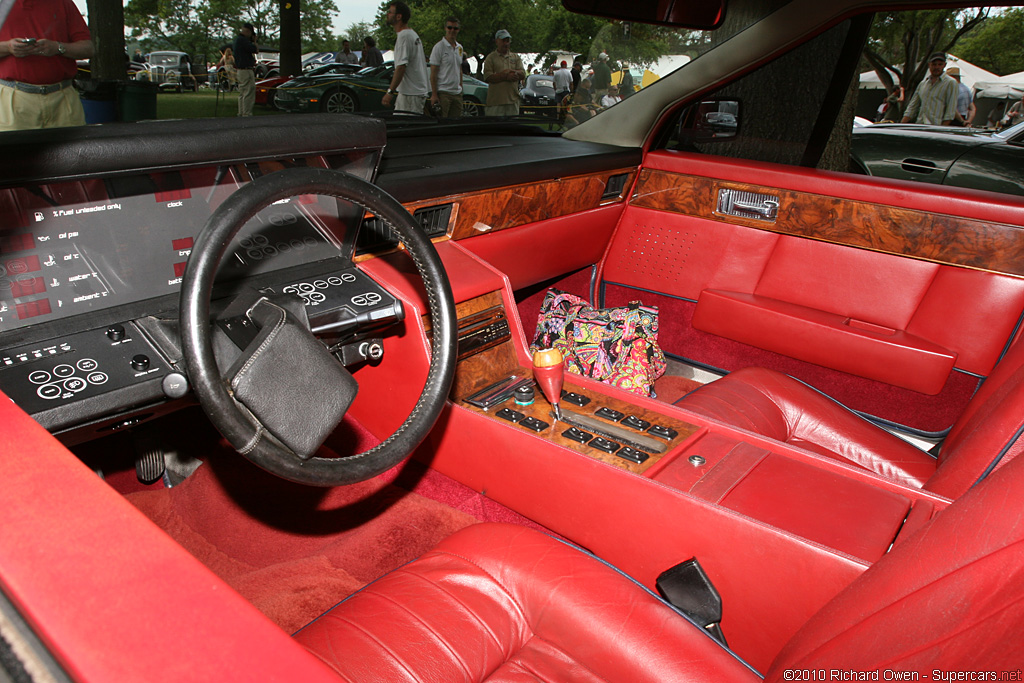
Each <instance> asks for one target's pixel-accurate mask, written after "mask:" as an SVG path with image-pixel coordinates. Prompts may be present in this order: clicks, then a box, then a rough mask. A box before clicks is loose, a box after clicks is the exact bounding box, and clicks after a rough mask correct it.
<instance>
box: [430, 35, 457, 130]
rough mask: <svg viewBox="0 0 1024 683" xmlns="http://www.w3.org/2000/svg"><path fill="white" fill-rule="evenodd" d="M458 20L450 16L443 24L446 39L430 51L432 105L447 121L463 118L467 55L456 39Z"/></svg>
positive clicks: (438, 42)
mask: <svg viewBox="0 0 1024 683" xmlns="http://www.w3.org/2000/svg"><path fill="white" fill-rule="evenodd" d="M459 28H460V24H459V20H458V19H457V18H456V17H448V18H447V19H445V22H444V38H442V39H441V40H439V41H437V45H435V46H434V49H433V50H431V51H430V93H431V94H430V106H431V109H433V110H434V111H435V112H436V113H439V114H440V115H441V116H442V117H443V118H446V119H457V118H459V117H460V116H462V60H463V59H464V58H465V52H464V51H463V49H462V45H460V44H459V41H457V40H455V38H456V37H457V36H458V35H459Z"/></svg>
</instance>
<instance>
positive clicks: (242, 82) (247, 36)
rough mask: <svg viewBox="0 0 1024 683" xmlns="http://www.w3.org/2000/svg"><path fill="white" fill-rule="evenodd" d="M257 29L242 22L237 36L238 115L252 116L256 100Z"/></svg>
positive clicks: (235, 48) (234, 49) (235, 49)
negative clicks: (254, 38) (255, 37)
mask: <svg viewBox="0 0 1024 683" xmlns="http://www.w3.org/2000/svg"><path fill="white" fill-rule="evenodd" d="M255 35H256V30H255V29H253V27H252V24H249V23H245V24H242V28H241V30H240V31H239V32H238V37H237V38H235V45H234V48H233V52H234V53H235V74H236V76H237V78H238V115H239V116H252V105H253V104H254V103H255V102H256V72H255V69H256V53H257V52H259V48H258V47H256V43H254V42H253V36H255Z"/></svg>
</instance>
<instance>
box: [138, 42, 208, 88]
mask: <svg viewBox="0 0 1024 683" xmlns="http://www.w3.org/2000/svg"><path fill="white" fill-rule="evenodd" d="M202 62H203V60H202V59H197V60H196V61H195V62H193V60H192V58H191V57H190V56H189V55H188V54H187V53H185V52H178V51H176V50H162V51H159V52H150V53H149V54H148V55H146V62H145V65H144V68H143V69H141V70H139V71H136V72H135V80H138V81H150V82H152V83H156V84H157V86H159V88H160V90H177V91H178V92H182V91H184V90H191V91H195V90H197V89H198V88H199V84H200V83H203V82H206V78H207V76H206V74H205V73H204V71H205V69H203V68H201V67H197V66H196V64H197V63H198V64H202Z"/></svg>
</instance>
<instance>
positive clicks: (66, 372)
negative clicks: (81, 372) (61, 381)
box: [53, 364, 75, 377]
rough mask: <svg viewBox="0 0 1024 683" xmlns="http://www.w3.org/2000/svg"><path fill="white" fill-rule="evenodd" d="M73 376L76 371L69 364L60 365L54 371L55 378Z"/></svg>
mask: <svg viewBox="0 0 1024 683" xmlns="http://www.w3.org/2000/svg"><path fill="white" fill-rule="evenodd" d="M73 374H75V369H74V368H73V367H71V366H70V365H67V364H63V365H58V366H57V367H55V368H54V369H53V375H54V377H70V376H71V375H73Z"/></svg>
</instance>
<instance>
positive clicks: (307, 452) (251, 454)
mask: <svg viewBox="0 0 1024 683" xmlns="http://www.w3.org/2000/svg"><path fill="white" fill-rule="evenodd" d="M303 194H314V195H324V196H330V197H337V198H340V199H343V200H346V201H349V202H352V203H353V204H355V205H357V206H359V207H362V208H363V209H364V210H366V211H369V212H372V213H373V214H375V215H376V216H377V217H378V218H379V219H380V220H381V222H382V223H384V224H385V225H387V226H388V227H389V228H390V229H391V231H392V232H393V233H394V234H395V235H397V237H398V238H399V239H400V240H401V242H402V243H403V244H404V245H405V248H406V250H407V251H408V253H409V255H410V257H411V258H412V260H413V262H414V263H415V265H416V268H417V270H418V271H419V274H420V277H421V278H422V280H423V285H424V287H425V289H426V292H427V299H428V304H429V308H430V316H431V326H432V330H433V331H432V341H431V354H430V368H429V371H428V373H427V379H426V383H425V384H424V387H423V391H422V393H421V395H420V397H419V400H418V401H417V402H416V405H415V406H414V407H413V409H412V412H411V413H410V414H409V416H408V417H407V418H406V419H405V421H404V422H403V423H402V424H401V425H400V426H399V427H398V429H396V430H395V433H394V434H392V435H391V436H390V437H388V438H387V439H386V440H384V441H383V442H382V443H381V444H379V445H378V446H375V447H374V448H371V449H370V450H367V451H365V452H363V453H359V454H356V455H352V456H348V457H339V458H324V457H316V455H315V451H316V449H317V447H319V445H320V443H322V442H323V438H321V436H322V437H326V435H327V434H329V433H330V432H331V431H333V430H334V428H335V427H336V426H337V425H338V423H339V422H340V420H341V418H342V417H343V416H344V413H345V410H346V409H347V408H348V405H349V403H350V402H351V400H352V398H353V397H354V396H355V391H356V389H355V387H356V383H355V380H354V379H353V378H352V376H351V374H349V373H348V371H347V370H345V368H344V367H343V366H342V365H341V364H340V363H339V362H338V361H337V359H335V358H334V356H332V355H331V354H330V353H328V351H327V348H326V347H325V346H324V344H323V343H321V342H320V341H319V340H318V339H316V338H315V337H314V336H313V334H312V332H310V331H309V323H308V321H307V320H306V318H305V310H304V308H303V306H302V305H301V302H300V301H298V299H297V298H296V299H295V301H294V302H292V303H288V302H285V301H282V300H278V301H276V302H275V301H268V300H267V299H266V298H261V299H259V300H258V302H257V303H256V304H253V305H252V306H249V303H248V302H247V303H246V306H247V307H248V311H247V314H248V316H249V318H250V319H252V320H253V322H255V323H256V325H257V326H259V327H261V328H262V329H261V330H260V336H259V337H258V338H257V342H258V343H254V344H253V345H252V346H251V347H250V348H247V349H246V351H245V352H244V353H243V357H242V358H241V359H240V361H238V362H236V363H235V364H234V366H233V368H234V370H237V372H234V371H232V372H229V373H228V376H225V375H224V374H222V373H223V370H222V369H220V368H218V365H217V361H216V359H215V356H214V350H213V341H212V338H213V333H212V326H211V320H210V297H211V292H212V290H213V283H214V276H215V275H216V272H217V268H218V266H219V264H220V262H221V260H222V259H223V258H224V255H225V253H226V252H227V250H228V246H229V243H230V242H231V240H232V238H233V237H234V236H235V234H237V233H238V231H239V230H240V229H241V228H242V226H243V225H245V224H246V222H247V221H248V220H249V219H251V218H252V217H253V216H255V215H256V213H257V212H259V211H260V210H261V209H263V208H264V207H267V206H269V205H271V204H272V203H274V202H276V201H279V200H281V199H287V198H289V197H294V196H297V195H303ZM456 324H457V321H456V316H455V303H454V298H453V296H452V291H451V285H450V284H449V282H448V277H447V275H446V274H445V270H444V266H443V264H442V263H441V259H440V257H439V256H438V254H437V251H436V250H435V249H434V246H433V245H432V244H431V243H430V240H429V239H427V238H426V237H425V236H424V235H423V233H422V232H421V231H420V229H419V228H418V227H417V225H416V223H415V222H414V220H413V218H412V216H410V215H409V213H408V212H407V211H406V210H405V208H403V207H402V205H401V204H399V203H398V201H396V200H395V199H394V198H393V197H391V196H390V195H389V194H387V193H386V192H384V191H383V190H381V189H380V188H377V187H375V186H373V185H371V184H369V183H367V182H365V181H363V180H360V179H358V178H356V177H354V176H351V175H349V174H347V173H342V172H340V171H329V170H325V169H317V168H292V169H285V170H281V171H277V172H274V173H270V174H268V175H265V176H262V177H261V178H258V179H257V180H254V181H252V182H251V183H249V184H247V185H245V186H244V187H242V188H241V189H239V190H238V191H236V192H235V193H234V194H232V195H231V196H230V197H229V198H228V199H227V200H226V201H225V202H224V203H223V204H221V205H220V207H218V209H217V210H216V211H215V212H214V213H213V215H212V216H210V219H209V220H208V221H207V222H206V225H205V226H204V227H203V230H202V232H201V234H200V235H199V238H198V239H197V240H196V243H195V245H194V247H193V249H192V254H191V256H190V257H189V260H188V267H187V268H186V271H185V276H184V279H183V281H182V288H181V336H182V350H183V352H184V358H185V363H186V365H187V368H188V374H189V377H190V379H191V382H192V388H193V390H194V391H195V393H196V396H197V397H198V398H199V403H200V405H201V406H202V407H203V410H204V411H205V412H206V414H207V415H208V416H209V418H210V420H211V422H213V424H214V425H215V426H216V427H217V429H218V430H219V431H220V433H221V434H222V435H223V436H224V437H225V438H226V439H227V440H228V441H229V442H230V443H231V445H232V446H233V447H234V448H235V449H236V450H237V451H238V452H240V453H242V454H243V455H244V456H245V457H246V458H248V459H249V460H251V461H252V462H254V463H255V464H257V465H259V466H260V467H262V468H263V469H265V470H267V471H269V472H271V473H273V474H276V475H278V476H280V477H283V478H285V479H288V480H291V481H294V482H299V483H302V484H311V485H315V486H339V485H343V484H352V483H355V482H359V481H363V480H365V479H369V478H370V477H373V476H376V475H377V474H380V473H381V472H384V471H385V470H387V469H389V468H391V467H393V466H394V465H397V464H398V463H400V462H401V461H403V460H404V459H406V458H407V457H408V456H409V455H410V454H411V453H412V451H413V449H414V448H416V446H417V445H418V444H419V443H420V442H421V441H422V440H423V439H424V437H426V435H427V433H428V432H429V431H430V429H431V427H433V425H434V422H435V421H436V420H437V418H438V416H439V415H440V414H441V410H442V409H443V408H444V404H445V401H446V399H447V397H448V392H449V390H450V388H451V383H452V379H453V377H454V375H455V365H456V360H457V359H456V353H457V352H456V345H457V328H456ZM275 345H276V348H275ZM296 349H298V351H296ZM268 359H270V360H268ZM289 364H291V365H292V367H291V368H289V367H288V366H289ZM239 368H241V369H240V370H239ZM296 371H298V372H296ZM250 372H251V373H261V372H262V373H266V374H263V375H255V374H253V375H250V374H247V373H250ZM296 375H300V376H298V377H297V376H296ZM268 376H269V377H270V378H271V380H270V381H268V380H267V379H266V378H267V377H268ZM240 378H242V379H241V380H240ZM275 378H276V380H280V381H276V380H275ZM303 378H308V380H309V381H308V384H307V383H306V382H304V379H303ZM324 378H329V379H328V380H326V381H325V380H324ZM317 385H319V386H321V387H322V388H323V391H321V393H320V395H317V396H315V397H309V396H308V395H307V394H309V393H310V391H309V389H310V387H311V386H312V387H315V386H317ZM243 390H244V393H243ZM288 392H291V393H290V394H289V393H288ZM297 395H299V397H300V400H305V401H306V405H308V406H311V411H312V413H314V414H313V416H312V418H311V417H310V412H311V411H310V410H303V411H292V412H290V413H289V412H288V411H287V410H285V411H284V412H282V409H281V406H287V405H288V404H289V402H290V401H292V400H293V399H295V398H296V396H297ZM300 412H301V415H300V414H299V413H300ZM300 417H301V419H300ZM310 419H314V420H315V422H316V424H304V423H303V422H302V420H307V421H308V420H310ZM311 432H312V433H315V434H317V435H321V436H316V437H313V438H312V443H310V441H311V438H310V436H309V435H310V433H311ZM286 444H288V445H286ZM296 444H300V447H297V446H296Z"/></svg>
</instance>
